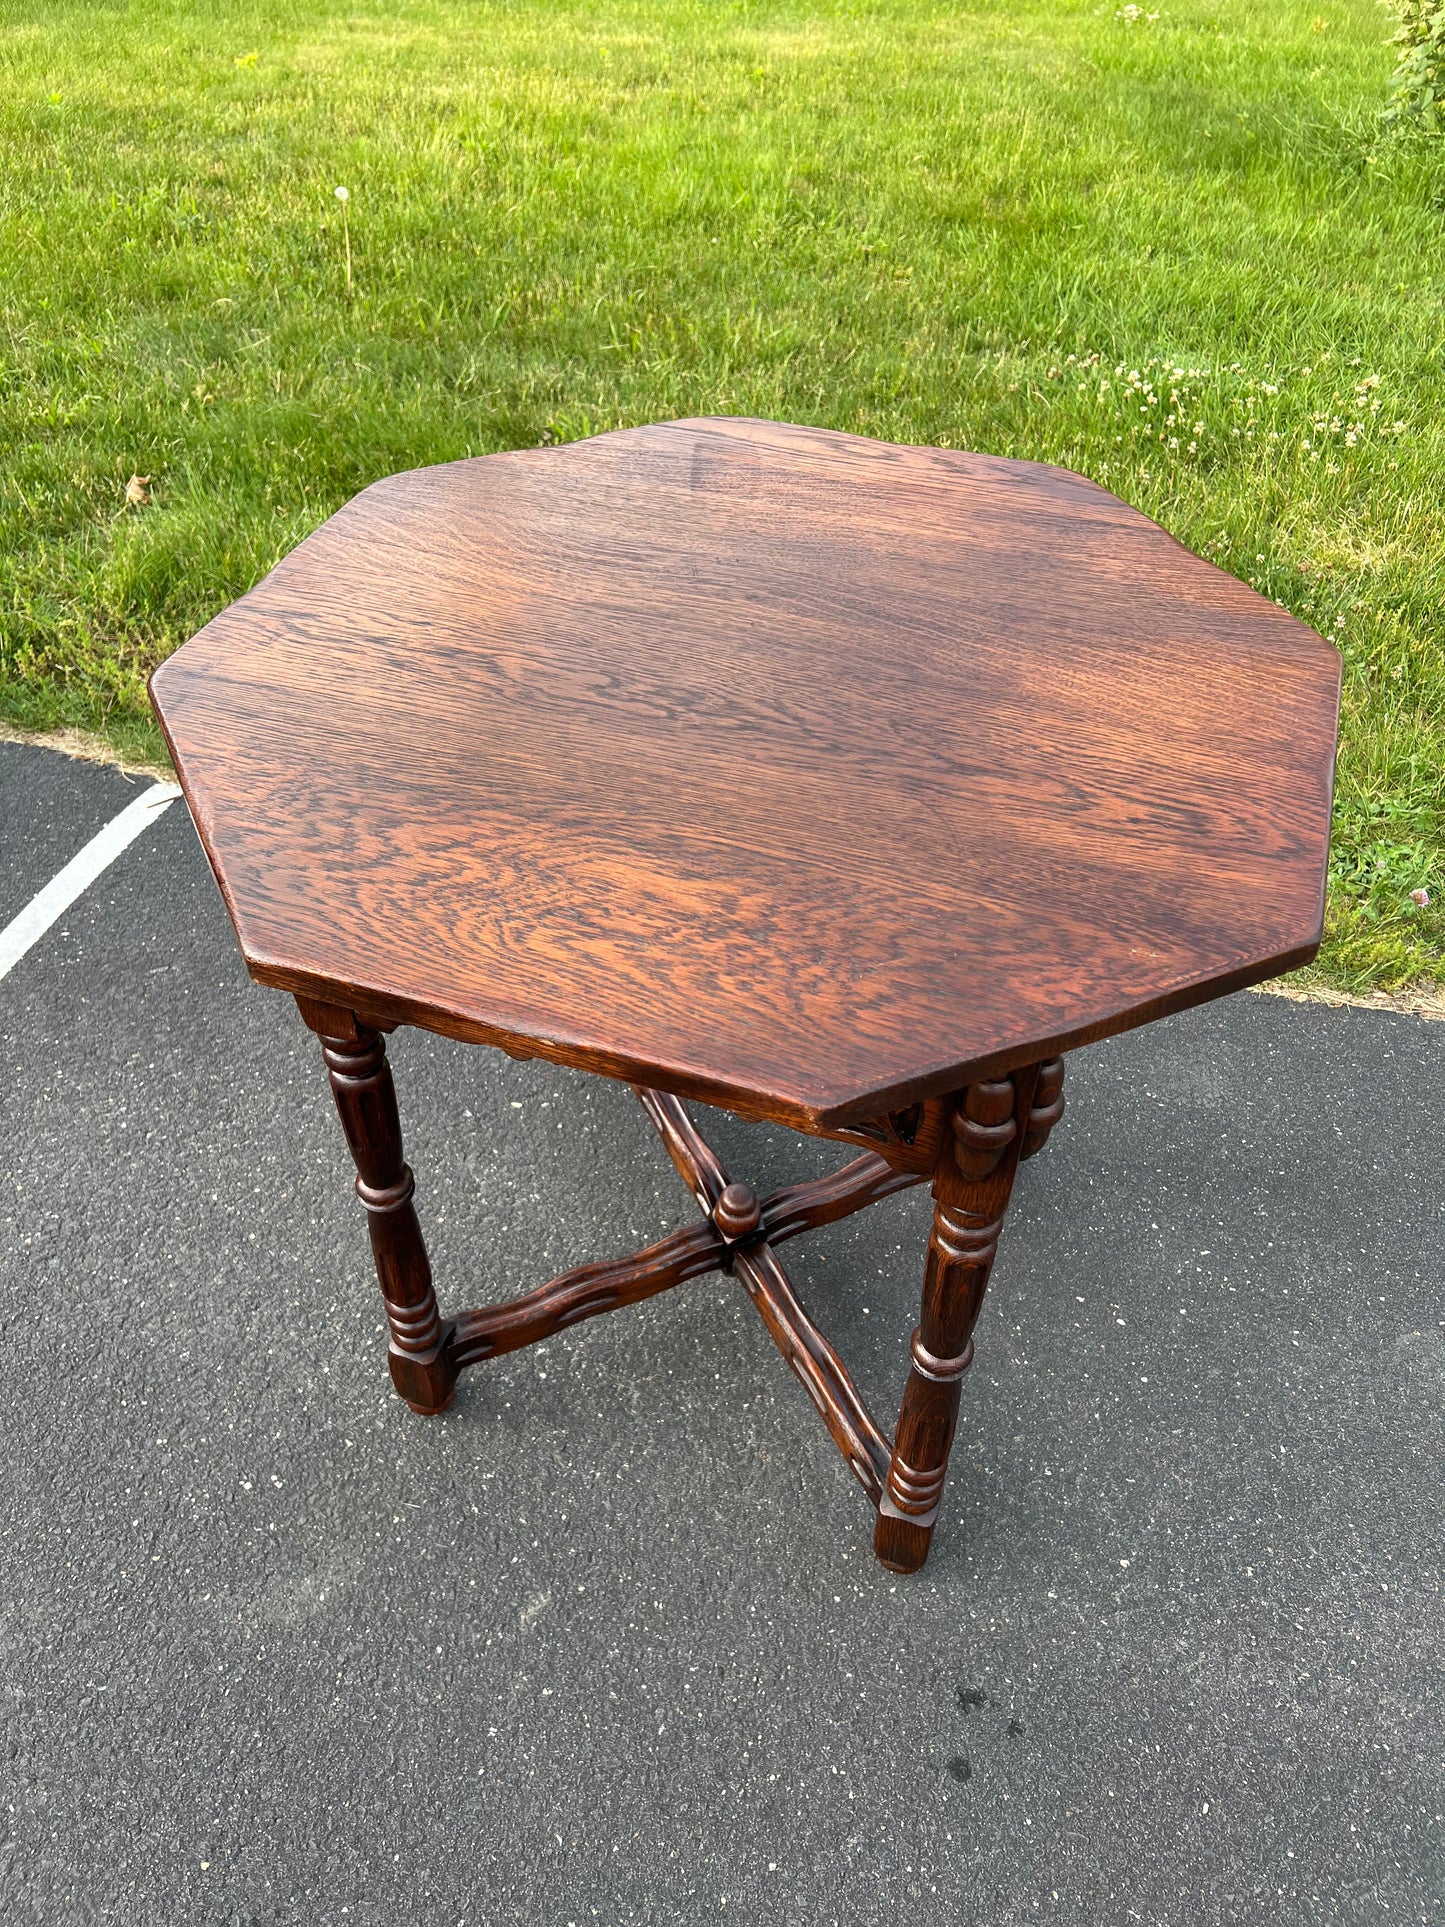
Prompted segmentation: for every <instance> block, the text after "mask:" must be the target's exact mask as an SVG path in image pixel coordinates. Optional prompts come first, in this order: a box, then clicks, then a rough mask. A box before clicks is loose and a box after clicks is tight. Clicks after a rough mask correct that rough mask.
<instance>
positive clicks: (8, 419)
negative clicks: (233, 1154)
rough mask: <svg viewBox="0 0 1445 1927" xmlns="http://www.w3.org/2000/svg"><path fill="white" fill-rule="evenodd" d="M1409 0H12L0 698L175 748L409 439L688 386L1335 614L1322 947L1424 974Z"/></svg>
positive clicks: (1356, 962)
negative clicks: (1106, 496)
mask: <svg viewBox="0 0 1445 1927" xmlns="http://www.w3.org/2000/svg"><path fill="white" fill-rule="evenodd" d="M1387 25H1388V23H1387V21H1386V18H1385V16H1384V15H1383V14H1382V12H1381V11H1380V9H1379V7H1378V6H1377V5H1376V4H1375V0H1348V3H1347V4H1340V3H1336V0H1311V4H1309V5H1303V6H1298V5H1293V4H1280V5H1274V6H1271V7H1261V6H1259V5H1258V3H1257V0H1216V3H1215V4H1196V3H1195V0H1173V3H1172V4H1168V5H1165V6H1163V7H1162V8H1161V10H1160V11H1159V15H1158V18H1157V19H1152V20H1151V19H1149V18H1147V17H1139V18H1135V19H1130V18H1126V17H1124V14H1123V12H1122V11H1121V10H1120V9H1118V8H1116V6H1115V5H1113V4H1102V5H1101V4H1096V3H1094V0H1047V3H1046V4H1044V3H1035V4H1027V3H1026V0H1013V3H1011V4H1002V3H1001V0H982V4H977V5H975V6H973V7H972V8H970V9H969V10H967V11H961V10H959V9H957V8H954V7H943V6H939V5H936V4H931V3H929V0H877V3H876V4H832V5H828V4H821V3H819V0H814V3H812V4H809V3H808V0H794V3H793V4H770V3H765V0H757V3H756V4H748V3H747V0H739V3H737V4H721V3H716V0H692V3H690V4H689V3H688V0H657V3H656V4H654V5H642V4H625V3H624V0H592V3H591V4H578V3H577V0H546V4H540V0H508V4H505V5H502V4H495V3H489V0H477V3H476V4H459V3H458V0H433V3H431V4H428V3H427V0H406V3H405V4H379V3H378V0H349V4H345V5H341V4H327V0H289V3H288V4H279V0H278V3H277V4H263V5H235V4H220V3H218V4H212V5H205V4H197V0H190V4H182V3H181V0H147V3H146V4H144V5H106V4H103V3H102V0H85V3H84V4H64V5H61V4H49V5H47V4H44V0H27V4H26V5H25V6H24V7H23V8H21V7H19V6H15V5H6V6H5V7H4V9H3V11H0V65H3V76H0V77H3V88H0V120H3V129H0V143H3V144H0V183H3V202H0V317H3V325H0V422H3V437H4V461H3V466H0V525H3V526H0V714H3V715H4V716H5V717H7V718H8V719H9V720H10V721H11V722H12V723H14V724H18V725H22V726H26V727H31V728H44V727H50V726H53V725H57V724H62V723H71V724H78V725H81V726H85V727H90V728H94V729H99V730H101V731H103V732H104V733H105V734H106V735H107V736H108V737H109V738H110V740H111V741H112V742H113V743H114V744H115V745H116V746H117V747H118V748H120V749H122V750H128V751H130V752H131V753H135V752H137V751H148V752H149V753H151V754H155V753H158V749H159V745H158V741H157V738H156V736H155V734H154V728H153V725H152V723H151V721H150V718H149V711H148V708H147V704H146V699H145V677H146V674H147V673H148V671H149V669H150V668H151V667H152V666H153V665H154V664H155V663H156V662H157V661H158V660H160V658H161V657H162V656H164V655H165V654H166V652H167V651H168V650H170V649H172V648H174V647H175V646H176V645H177V644H178V643H180V642H181V641H183V640H184V638H185V637H186V636H187V635H188V634H190V633H191V632H192V631H193V630H194V629H196V628H197V627H198V626H199V625H200V624H201V623H202V622H204V621H205V620H206V619H207V618H208V617H209V616H210V615H212V614H213V613H214V612H215V611H216V610H217V609H218V608H220V607H221V606H222V605H223V604H224V603H225V602H227V601H228V600H229V599H230V598H231V597H233V596H235V595H237V594H239V593H240V592H241V591H242V590H244V589H245V588H246V587H247V586H248V585H249V584H250V583H252V582H254V581H255V580H256V578H257V577H258V576H260V575H261V574H262V573H263V572H264V571H265V570H266V569H267V568H269V567H270V566H271V564H272V563H274V562H275V561H276V559H277V558H278V557H279V556H280V555H282V554H283V553H284V552H285V551H286V550H287V549H288V548H290V547H291V546H292V545H293V544H294V543H296V542H297V541H298V540H299V539H300V538H301V537H302V536H303V535H305V534H306V533H307V531H308V530H310V529H311V528H313V527H314V526H315V525H316V524H317V522H319V521H320V520H321V519H322V518H323V517H324V516H326V515H327V514H329V513H330V512H331V511H332V510H333V509H335V508H336V507H337V506H338V505H339V504H340V503H341V502H342V501H344V500H345V499H346V498H347V497H348V496H349V495H351V494H352V493H353V492H354V491H355V490H357V489H359V488H361V487H362V486H363V485H364V484H365V483H367V482H369V481H371V480H373V479H374V478H375V477H377V476H379V475H383V474H386V473H388V472H389V471H392V470H395V469H399V468H405V467H410V466H413V465H416V464H418V463H424V462H438V461H445V460H448V459H449V458H452V457H455V456H459V455H465V454H475V453H483V452H486V451H488V450H492V449H498V448H506V447H517V446H525V445H528V444H534V443H538V442H542V441H546V440H549V439H555V440H565V439H568V438H571V437H575V436H580V435H586V434H590V433H593V432H595V431H597V430H600V429H606V428H614V427H619V426H625V425H631V424H634V423H638V422H644V421H648V420H654V419H658V418H666V417H669V416H676V415H681V414H692V413H704V412H706V413H739V414H752V415H765V416H777V417H783V418H788V419H792V420H796V421H807V422H819V423H824V424H827V425H829V426H831V427H836V428H846V429H852V430H856V431H860V432H862V433H865V434H870V435H877V436H884V437H887V438H889V439H892V440H897V441H905V442H934V443H946V444H950V445H955V446H964V447H970V448H979V449H988V450H993V451H996V452H998V453H1002V454H1008V455H1019V456H1029V457H1033V458H1037V459H1042V460H1047V461H1052V462H1062V463H1065V464H1067V465H1068V466H1070V467H1073V468H1077V469H1080V470H1082V471H1083V472H1084V473H1085V474H1088V475H1092V476H1094V477H1096V478H1097V479H1098V480H1100V481H1102V482H1104V483H1105V484H1106V485H1107V486H1109V487H1111V488H1113V489H1115V490H1116V491H1117V492H1118V493H1119V494H1121V495H1123V496H1124V497H1125V498H1126V499H1128V500H1129V501H1131V502H1133V503H1135V504H1137V505H1138V506H1139V507H1140V508H1142V509H1144V510H1146V511H1147V512H1148V513H1149V514H1150V515H1153V516H1155V517H1157V518H1158V519H1159V520H1160V521H1161V522H1162V523H1163V524H1164V525H1165V526H1166V527H1167V528H1169V529H1171V530H1172V531H1173V532H1174V533H1175V534H1177V535H1178V536H1179V537H1180V538H1181V539H1182V540H1183V541H1184V542H1186V543H1188V544H1189V545H1190V546H1191V547H1193V548H1195V549H1198V550H1200V551H1201V552H1202V553H1204V554H1206V555H1209V556H1211V557H1212V558H1214V559H1215V560H1217V561H1218V562H1220V563H1221V564H1222V565H1223V566H1224V567H1226V568H1228V569H1231V570H1233V571H1234V572H1235V573H1236V574H1238V575H1240V576H1243V577H1246V578H1247V579H1248V580H1250V581H1252V582H1254V583H1255V584H1256V585H1257V586H1258V587H1259V588H1260V589H1262V590H1263V591H1264V592H1265V593H1266V594H1268V595H1270V596H1273V597H1275V598H1277V599H1278V600H1279V601H1280V602H1281V603H1283V604H1285V605H1286V606H1287V607H1289V608H1291V609H1293V610H1294V611H1295V612H1296V613H1297V614H1299V615H1300V616H1302V617H1303V618H1304V619H1305V620H1306V621H1308V622H1310V623H1312V624H1314V626H1315V627H1316V628H1318V629H1319V630H1320V631H1321V632H1322V633H1324V634H1326V635H1328V636H1330V637H1332V638H1333V639H1334V641H1335V642H1336V643H1337V644H1338V646H1339V648H1340V649H1341V651H1342V653H1343V656H1344V661H1345V670H1346V675H1345V717H1344V739H1343V749H1342V754H1341V759H1340V766H1339V779H1338V806H1337V821H1336V856H1335V860H1334V872H1333V880H1332V894H1331V909H1330V918H1329V939H1328V946H1327V950H1326V952H1325V957H1324V968H1325V970H1326V971H1327V973H1328V974H1329V975H1330V976H1331V977H1333V979H1334V980H1335V981H1337V982H1341V983H1344V984H1346V985H1352V986H1357V987H1363V986H1369V985H1379V986H1384V987H1394V986H1398V985H1400V984H1403V983H1405V982H1408V981H1411V980H1415V979H1430V980H1434V981H1436V982H1439V981H1445V863H1442V845H1445V652H1442V635H1445V619H1442V606H1445V514H1442V482H1445V429H1442V414H1441V401H1442V395H1445V363H1442V339H1445V322H1442V314H1445V308H1442V299H1441V297H1442V289H1445V252H1442V246H1441V243H1442V238H1445V152H1442V149H1445V142H1437V143H1434V144H1433V145H1432V144H1431V143H1429V142H1426V141H1417V142H1415V143H1413V144H1411V143H1408V142H1407V143H1404V144H1394V145H1385V144H1382V143H1381V141H1380V139H1379V129H1378V122H1377V113H1378V108H1379V105H1380V103H1381V101H1382V99H1383V94H1384V87H1385V82H1386V78H1387V75H1388V73H1389V69H1390V55H1389V52H1388V50H1387V49H1386V47H1385V46H1384V34H1385V32H1386V30H1387ZM338 183H342V184H344V185H346V186H347V187H348V188H349V190H350V194H351V200H350V205H349V218H350V230H351V249H352V257H353V282H352V290H351V293H350V295H349V296H348V292H347V287H346V280H345V269H344V259H343V236H342V230H341V225H340V217H341V208H340V205H339V203H338V202H337V201H336V199H335V198H334V194H333V189H334V187H335V186H336V185H337V184H338ZM132 474H137V475H140V476H145V477H149V478H150V490H151V495H152V500H151V502H150V504H149V505H148V506H133V507H129V508H127V507H126V505H125V487H126V483H127V481H128V480H129V478H130V477H131V476H132ZM1419 889H1428V890H1430V891H1431V892H1432V893H1433V901H1432V903H1431V904H1430V906H1429V907H1428V908H1424V909H1422V908H1419V907H1417V906H1416V905H1415V904H1414V903H1413V902H1412V901H1411V897H1410V892H1411V891H1412V890H1419Z"/></svg>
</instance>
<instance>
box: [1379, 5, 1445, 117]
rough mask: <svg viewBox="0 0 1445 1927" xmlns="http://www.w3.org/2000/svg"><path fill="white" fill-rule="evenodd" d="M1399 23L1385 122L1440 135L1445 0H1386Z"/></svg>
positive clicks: (1444, 113) (1444, 112)
mask: <svg viewBox="0 0 1445 1927" xmlns="http://www.w3.org/2000/svg"><path fill="white" fill-rule="evenodd" d="M1385 4H1386V5H1387V6H1388V7H1389V8H1390V11H1391V12H1392V13H1394V14H1396V15H1397V16H1398V17H1399V21H1400V24H1399V26H1398V27H1397V28H1396V30H1395V32H1394V33H1392V34H1391V36H1390V45H1391V46H1392V47H1398V48H1399V49H1400V53H1399V58H1398V59H1397V61H1396V63H1395V71H1394V73H1393V74H1392V75H1391V77H1390V105H1389V106H1388V107H1387V108H1386V109H1385V119H1386V120H1387V121H1389V122H1392V123H1393V124H1394V125H1396V126H1405V125H1413V126H1416V127H1421V128H1424V129H1426V130H1428V131H1429V132H1430V133H1432V134H1433V133H1437V132H1439V131H1440V129H1441V127H1442V126H1445V0H1385Z"/></svg>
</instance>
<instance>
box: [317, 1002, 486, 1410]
mask: <svg viewBox="0 0 1445 1927" xmlns="http://www.w3.org/2000/svg"><path fill="white" fill-rule="evenodd" d="M296 1001H297V1004H298V1006H299V1007H300V1010H301V1015H302V1017H303V1018H304V1019H305V1021H306V1023H307V1025H308V1027H309V1028H310V1029H312V1030H313V1031H315V1032H316V1034H317V1035H318V1036H319V1037H320V1039H321V1054H322V1056H323V1058H324V1059H325V1062H326V1074H327V1076H328V1078H329V1079H330V1080H331V1092H332V1095H333V1097H334V1098H335V1099H336V1108H337V1110H338V1112H339V1113H340V1115H341V1128H342V1129H343V1130H344V1131H345V1133H346V1142H347V1143H348V1145H350V1147H351V1155H352V1157H353V1158H354V1159H355V1161H356V1171H357V1177H356V1195H357V1197H359V1198H360V1199H361V1202H362V1204H363V1205H365V1207H366V1218H367V1225H368V1228H369V1230H370V1232H371V1250H372V1256H373V1257H374V1258H375V1260H376V1275H377V1278H378V1280H379V1281H380V1284H381V1296H382V1302H383V1304H384V1305H385V1306H386V1322H387V1325H388V1327H389V1329H390V1332H391V1343H390V1345H389V1347H388V1353H387V1362H388V1363H389V1365H390V1367H391V1378H392V1383H393V1384H394V1385H395V1387H396V1389H397V1391H398V1392H400V1394H401V1396H402V1397H403V1398H404V1399H405V1400H406V1402H407V1404H408V1405H409V1406H410V1407H411V1409H412V1410H413V1411H414V1412H419V1413H421V1414H422V1416H423V1417H430V1416H431V1415H432V1414H434V1413H436V1412H444V1411H445V1410H446V1408H447V1406H448V1405H450V1404H451V1402H452V1394H453V1392H454V1390H455V1388H456V1380H457V1367H456V1364H455V1363H454V1362H453V1360H452V1358H451V1356H450V1354H449V1351H448V1341H449V1339H450V1337H451V1327H450V1326H449V1325H444V1324H443V1323H442V1320H441V1314H440V1312H439V1311H438V1309H437V1301H436V1293H435V1292H434V1291H433V1290H432V1280H431V1264H430V1262H429V1260H428V1258H427V1255H426V1245H425V1243H424V1242H423V1240H422V1235H421V1226H420V1224H419V1223H418V1222H417V1215H416V1208H415V1206H414V1205H413V1203H412V1194H413V1192H414V1191H415V1189H416V1180H415V1179H414V1178H413V1176H412V1174H411V1169H410V1167H409V1166H408V1165H407V1163H406V1161H405V1159H404V1158H403V1157H402V1148H401V1121H400V1118H399V1117H398V1115H397V1108H396V1088H395V1086H394V1085H393V1083H392V1081H391V1067H390V1066H389V1065H388V1063H387V1061H386V1039H385V1038H384V1037H383V1036H382V1034H381V1032H380V1031H376V1030H372V1029H371V1028H370V1026H369V1025H366V1024H363V1023H362V1022H360V1020H359V1019H358V1018H357V1017H356V1016H355V1015H354V1014H353V1013H352V1012H351V1011H346V1010H340V1009H337V1008H335V1007H333V1006H331V1005H326V1004H313V1003H309V1002H307V1001H305V1000H303V999H301V998H299V997H298V998H297V1000H296Z"/></svg>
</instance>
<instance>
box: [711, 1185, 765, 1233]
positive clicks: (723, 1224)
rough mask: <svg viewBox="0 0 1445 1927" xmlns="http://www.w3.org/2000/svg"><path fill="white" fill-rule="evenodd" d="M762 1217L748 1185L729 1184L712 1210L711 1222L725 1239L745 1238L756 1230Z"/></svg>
mask: <svg viewBox="0 0 1445 1927" xmlns="http://www.w3.org/2000/svg"><path fill="white" fill-rule="evenodd" d="M762 1215H763V1211H762V1206H761V1205H760V1204H759V1203H758V1194H757V1192H756V1191H754V1190H753V1188H752V1186H751V1185H750V1184H730V1185H729V1186H728V1187H727V1189H726V1190H725V1191H724V1192H723V1194H722V1196H721V1197H720V1198H719V1199H718V1201H717V1203H716V1204H715V1205H714V1206H713V1208H712V1221H713V1223H714V1224H715V1225H716V1226H717V1228H718V1230H719V1231H720V1232H721V1233H722V1234H723V1236H724V1237H725V1238H745V1237H746V1236H747V1235H748V1233H749V1232H750V1231H756V1230H757V1228H758V1225H759V1223H760V1222H761V1220H762Z"/></svg>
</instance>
